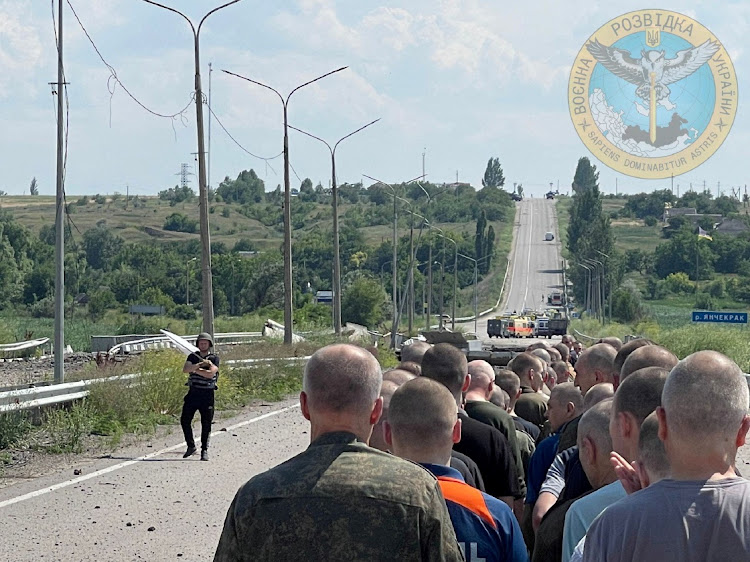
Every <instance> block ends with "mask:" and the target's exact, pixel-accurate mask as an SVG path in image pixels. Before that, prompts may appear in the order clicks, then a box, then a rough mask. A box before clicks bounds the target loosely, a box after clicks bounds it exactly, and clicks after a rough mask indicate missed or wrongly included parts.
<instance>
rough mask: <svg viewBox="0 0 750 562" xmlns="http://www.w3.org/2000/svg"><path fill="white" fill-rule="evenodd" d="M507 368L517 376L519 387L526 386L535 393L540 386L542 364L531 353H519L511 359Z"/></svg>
mask: <svg viewBox="0 0 750 562" xmlns="http://www.w3.org/2000/svg"><path fill="white" fill-rule="evenodd" d="M508 367H510V369H511V370H512V371H513V372H514V373H515V374H516V375H518V378H519V379H520V381H521V386H524V385H525V386H528V387H530V388H532V389H533V390H535V391H536V390H539V388H540V387H541V386H542V371H543V367H544V362H543V361H542V360H541V359H539V357H536V356H535V355H532V354H531V353H519V354H518V355H516V356H515V357H514V358H513V359H511V361H510V363H508Z"/></svg>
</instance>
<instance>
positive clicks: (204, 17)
mask: <svg viewBox="0 0 750 562" xmlns="http://www.w3.org/2000/svg"><path fill="white" fill-rule="evenodd" d="M239 1H240V0H232V1H231V2H227V3H226V4H222V5H221V6H219V7H218V8H214V9H213V10H211V11H210V12H208V13H207V14H206V15H205V16H203V19H201V21H200V23H199V24H198V34H199V35H200V32H201V26H202V25H203V22H204V21H206V19H207V18H208V16H210V15H211V14H213V13H214V12H218V11H219V10H221V9H222V8H226V7H227V6H231V5H232V4H236V3H237V2H239Z"/></svg>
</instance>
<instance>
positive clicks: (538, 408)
mask: <svg viewBox="0 0 750 562" xmlns="http://www.w3.org/2000/svg"><path fill="white" fill-rule="evenodd" d="M508 367H510V369H511V370H512V371H513V372H514V373H515V374H516V375H518V378H519V379H520V381H521V396H519V397H518V400H516V408H515V410H516V413H517V414H518V415H519V416H521V417H522V418H523V419H525V420H526V421H529V422H531V423H533V424H534V425H536V426H537V427H539V429H540V430H541V429H542V428H543V427H544V422H545V421H546V416H545V413H546V412H547V400H545V398H544V397H543V396H542V395H541V394H540V393H539V389H540V388H542V384H543V381H542V376H543V374H544V368H545V365H544V361H542V360H541V359H539V357H536V356H535V355H532V354H531V353H519V354H518V355H516V356H515V357H514V358H513V359H512V360H511V361H510V363H509V364H508Z"/></svg>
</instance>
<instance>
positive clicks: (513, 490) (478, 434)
mask: <svg viewBox="0 0 750 562" xmlns="http://www.w3.org/2000/svg"><path fill="white" fill-rule="evenodd" d="M422 377H426V378H428V379H432V380H434V381H437V382H439V383H441V384H442V385H443V386H445V387H446V388H447V389H448V390H449V391H450V393H451V394H452V395H453V399H454V400H455V402H456V405H457V407H459V410H458V417H459V419H460V420H461V424H462V438H461V441H459V442H458V443H456V444H454V446H453V448H454V449H455V450H456V451H458V452H460V453H463V454H465V455H467V456H468V457H469V458H471V459H472V460H473V461H474V462H475V463H477V466H479V470H480V472H481V473H482V478H483V479H484V485H485V487H486V488H487V493H489V494H490V495H492V496H494V497H496V498H498V499H501V500H503V501H504V502H505V503H507V504H508V505H509V506H511V507H512V506H513V500H514V498H518V497H521V493H520V490H519V480H518V474H517V472H516V465H515V459H514V458H513V451H512V450H511V448H510V445H509V444H508V439H507V438H506V437H505V435H503V434H502V433H501V432H500V431H498V430H497V429H495V428H494V427H492V426H489V425H487V424H484V423H482V422H478V421H476V420H474V419H472V418H470V417H469V416H468V415H467V414H466V412H465V411H464V410H463V409H462V408H461V405H462V402H463V395H462V394H463V392H465V391H466V390H467V389H468V388H469V383H470V382H471V377H470V375H469V368H468V364H467V362H466V356H465V355H464V354H463V353H461V351H460V350H458V349H457V348H456V347H454V346H452V345H450V344H447V343H440V344H437V345H435V346H433V347H432V348H430V349H429V350H428V351H427V353H425V355H424V358H423V359H422Z"/></svg>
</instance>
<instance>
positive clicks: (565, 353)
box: [554, 342, 570, 363]
mask: <svg viewBox="0 0 750 562" xmlns="http://www.w3.org/2000/svg"><path fill="white" fill-rule="evenodd" d="M554 347H555V349H556V350H557V352H558V353H559V354H560V360H561V361H565V362H566V363H567V362H568V361H570V348H569V347H568V346H567V345H565V344H564V343H562V342H560V343H556V344H555V346H554Z"/></svg>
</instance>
